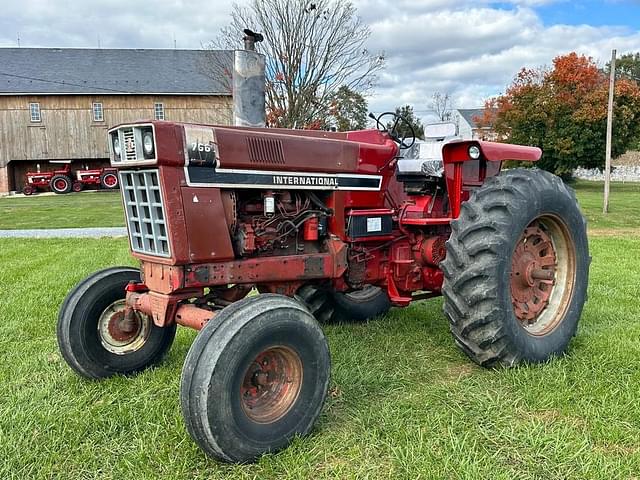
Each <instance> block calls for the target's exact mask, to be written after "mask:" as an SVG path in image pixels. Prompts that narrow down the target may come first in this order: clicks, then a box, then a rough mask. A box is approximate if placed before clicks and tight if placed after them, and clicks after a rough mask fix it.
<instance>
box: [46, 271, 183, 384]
mask: <svg viewBox="0 0 640 480" xmlns="http://www.w3.org/2000/svg"><path fill="white" fill-rule="evenodd" d="M130 281H136V282H139V281H140V272H139V270H136V269H134V268H129V267H113V268H107V269H106V270H101V271H99V272H96V273H94V274H93V275H90V276H89V277H87V278H86V279H84V280H83V281H81V282H80V283H79V284H78V285H77V286H76V287H75V288H74V289H73V290H71V292H69V294H68V295H67V297H66V298H65V300H64V302H63V303H62V306H61V307H60V313H59V315H58V326H57V330H56V334H57V338H58V346H59V348H60V352H61V353H62V357H63V358H64V359H65V361H66V362H67V363H68V364H69V366H70V367H71V368H72V369H74V370H75V371H76V372H77V373H78V374H80V375H82V376H84V377H87V378H94V379H97V378H105V377H110V376H112V375H115V374H130V373H135V372H139V371H141V370H144V369H145V368H148V367H150V366H152V365H155V364H157V363H159V362H160V361H161V360H162V358H163V357H164V355H165V354H166V352H167V351H168V350H169V348H170V347H171V344H172V343H173V339H174V337H175V333H176V325H175V324H173V325H171V326H168V327H163V328H161V327H157V326H156V325H155V324H154V323H153V321H152V319H151V318H150V317H148V316H147V315H144V314H142V313H139V312H138V313H136V314H135V321H134V323H133V324H128V323H126V322H124V314H123V312H124V299H125V296H126V292H125V287H126V286H127V284H128V283H129V282H130Z"/></svg>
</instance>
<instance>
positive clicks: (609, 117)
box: [602, 49, 616, 213]
mask: <svg viewBox="0 0 640 480" xmlns="http://www.w3.org/2000/svg"><path fill="white" fill-rule="evenodd" d="M615 84H616V50H615V49H613V50H612V51H611V76H610V77H609V108H608V110H607V153H606V157H605V165H604V207H603V209H602V213H609V184H610V183H611V134H612V130H613V96H614V93H615Z"/></svg>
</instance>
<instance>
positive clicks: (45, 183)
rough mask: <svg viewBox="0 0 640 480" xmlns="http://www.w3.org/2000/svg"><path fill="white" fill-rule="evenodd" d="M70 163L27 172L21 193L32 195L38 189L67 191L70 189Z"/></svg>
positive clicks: (56, 191) (58, 191)
mask: <svg viewBox="0 0 640 480" xmlns="http://www.w3.org/2000/svg"><path fill="white" fill-rule="evenodd" d="M71 186H72V182H71V164H70V163H65V165H64V167H62V168H59V169H56V170H52V171H48V172H27V184H26V185H25V186H24V187H23V188H22V193H24V194H25V195H32V194H34V193H36V192H37V191H38V190H46V189H49V190H51V191H52V192H55V193H69V192H70V191H71Z"/></svg>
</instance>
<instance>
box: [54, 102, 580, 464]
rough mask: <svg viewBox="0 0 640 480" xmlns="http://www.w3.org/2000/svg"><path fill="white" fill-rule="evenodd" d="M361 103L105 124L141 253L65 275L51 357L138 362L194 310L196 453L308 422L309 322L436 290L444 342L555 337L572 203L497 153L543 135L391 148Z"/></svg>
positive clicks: (492, 362)
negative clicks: (352, 107)
mask: <svg viewBox="0 0 640 480" xmlns="http://www.w3.org/2000/svg"><path fill="white" fill-rule="evenodd" d="M391 115H393V114H391ZM377 120H378V126H379V129H371V130H364V131H355V132H346V133H330V132H321V131H300V130H280V129H254V128H241V127H222V126H205V125H191V124H179V123H171V122H144V123H143V122H141V123H134V124H129V125H121V126H118V127H116V128H114V129H112V130H110V132H109V135H110V145H111V149H112V164H113V166H114V167H116V168H118V170H119V172H118V173H119V178H120V182H121V191H122V198H123V203H124V208H125V212H126V222H127V227H128V231H129V240H130V246H131V250H132V254H133V255H134V257H136V258H137V259H138V260H139V261H140V267H139V268H129V267H114V268H108V269H106V270H101V271H99V272H96V273H94V274H93V275H91V276H89V277H88V278H86V279H85V280H83V281H82V282H80V283H79V284H78V285H77V286H76V287H75V288H74V289H73V290H72V291H71V292H70V293H69V295H68V296H67V298H66V299H65V301H64V303H63V304H62V307H61V309H60V314H59V319H58V327H57V336H58V343H59V346H60V350H61V352H62V355H63V357H64V358H65V360H66V361H67V363H68V364H69V365H70V366H71V367H72V368H73V369H74V370H75V371H76V372H77V373H79V374H80V375H82V376H85V377H88V378H104V377H109V376H111V375H114V374H129V373H132V372H137V371H140V370H142V369H144V368H146V367H149V366H151V365H155V364H157V363H158V362H159V361H160V360H161V359H162V357H163V355H164V354H165V353H166V352H167V350H168V349H169V348H170V346H171V343H172V341H173V338H174V335H175V332H176V325H183V326H188V327H192V328H196V329H199V330H200V332H199V334H198V336H197V337H196V339H195V341H194V343H193V345H192V346H191V349H190V350H189V353H188V355H187V357H186V360H185V363H184V367H183V370H182V378H181V384H180V402H181V406H182V412H183V415H184V419H185V423H186V426H187V430H188V432H189V434H190V435H191V437H192V438H193V440H194V441H195V442H197V444H198V445H199V446H200V447H201V448H202V449H203V450H204V451H205V452H206V453H207V454H209V455H211V456H213V457H215V458H218V459H222V460H226V461H238V462H245V461H251V460H254V459H256V458H257V457H259V456H260V455H262V454H263V453H265V452H273V451H277V450H278V449H281V448H284V447H285V446H286V445H288V443H289V442H290V441H291V439H292V438H293V437H295V436H297V435H305V434H307V433H308V432H309V431H310V430H311V428H312V426H313V424H314V422H315V420H316V418H317V417H318V415H319V413H320V411H321V409H322V405H323V402H324V399H325V396H326V394H327V389H328V385H329V369H330V358H329V349H328V346H327V341H326V339H325V336H324V335H323V332H322V329H321V328H320V323H323V322H332V321H340V320H344V321H349V320H351V321H354V320H365V319H369V318H372V317H374V316H376V315H380V314H384V313H385V312H386V311H387V310H388V309H389V308H390V307H391V306H396V307H404V306H407V305H409V304H410V303H411V302H413V301H416V300H422V299H427V298H431V297H436V296H439V295H443V296H444V313H445V316H446V317H447V319H448V321H449V324H450V329H451V333H452V334H453V338H454V341H455V343H456V344H457V345H458V346H459V347H460V348H461V349H462V351H463V352H464V353H465V354H466V355H468V356H469V358H471V359H472V360H473V361H475V362H477V363H478V364H480V365H483V366H487V367H493V366H512V365H516V364H519V363H521V362H531V363H535V362H542V361H545V360H547V359H549V358H550V357H552V356H555V355H560V354H562V353H563V352H565V350H566V349H567V346H568V344H569V342H570V340H571V338H572V337H573V336H574V334H575V332H576V328H577V324H578V320H579V318H580V315H581V312H582V308H583V304H584V302H585V298H586V291H587V281H588V269H589V261H590V257H589V252H588V244H587V235H586V228H585V220H584V217H583V216H582V214H581V212H580V209H579V207H578V204H577V202H576V198H575V196H574V194H573V192H572V191H571V190H570V189H569V188H568V187H567V186H565V185H564V183H563V182H562V181H561V180H560V179H559V178H558V177H555V176H554V175H552V174H550V173H547V172H544V171H540V170H537V169H530V168H517V169H512V170H507V171H503V172H501V165H502V163H503V162H504V161H506V160H518V161H525V162H535V161H537V160H538V159H539V158H540V156H541V152H540V150H539V149H537V148H531V147H523V146H516V145H506V144H499V143H489V142H480V141H459V140H458V141H451V142H449V143H443V145H442V146H441V152H442V157H441V158H430V159H421V158H420V157H417V158H413V159H409V158H403V157H402V156H400V155H399V153H400V152H401V151H403V150H404V149H406V148H407V147H410V146H411V145H410V144H411V143H412V142H413V139H412V138H410V136H409V138H407V137H404V138H403V137H402V136H401V135H400V134H399V133H398V131H399V129H398V125H399V124H400V123H402V122H403V121H404V120H403V119H402V118H399V117H395V116H394V118H393V119H392V121H391V122H390V123H389V125H390V127H388V128H385V127H384V126H383V122H382V119H381V118H380V117H379V118H378V119H377ZM252 291H253V292H255V294H251V295H250V294H249V293H250V292H252Z"/></svg>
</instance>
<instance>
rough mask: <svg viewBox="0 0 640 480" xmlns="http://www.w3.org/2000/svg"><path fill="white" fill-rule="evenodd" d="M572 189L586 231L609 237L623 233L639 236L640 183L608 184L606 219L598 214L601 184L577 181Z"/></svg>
mask: <svg viewBox="0 0 640 480" xmlns="http://www.w3.org/2000/svg"><path fill="white" fill-rule="evenodd" d="M572 187H573V188H575V190H576V194H577V196H578V201H579V202H580V207H581V208H582V211H583V212H584V214H585V216H586V217H587V222H588V226H589V230H591V231H593V232H594V233H602V234H611V233H612V232H611V230H620V229H624V231H625V232H627V233H635V234H637V235H640V215H639V214H638V213H639V212H640V183H621V182H612V183H611V192H610V195H609V213H608V214H606V215H605V214H603V213H602V207H603V201H604V200H603V198H604V182H588V181H584V180H581V181H578V182H576V183H575V184H574V185H572ZM618 233H620V232H618Z"/></svg>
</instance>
